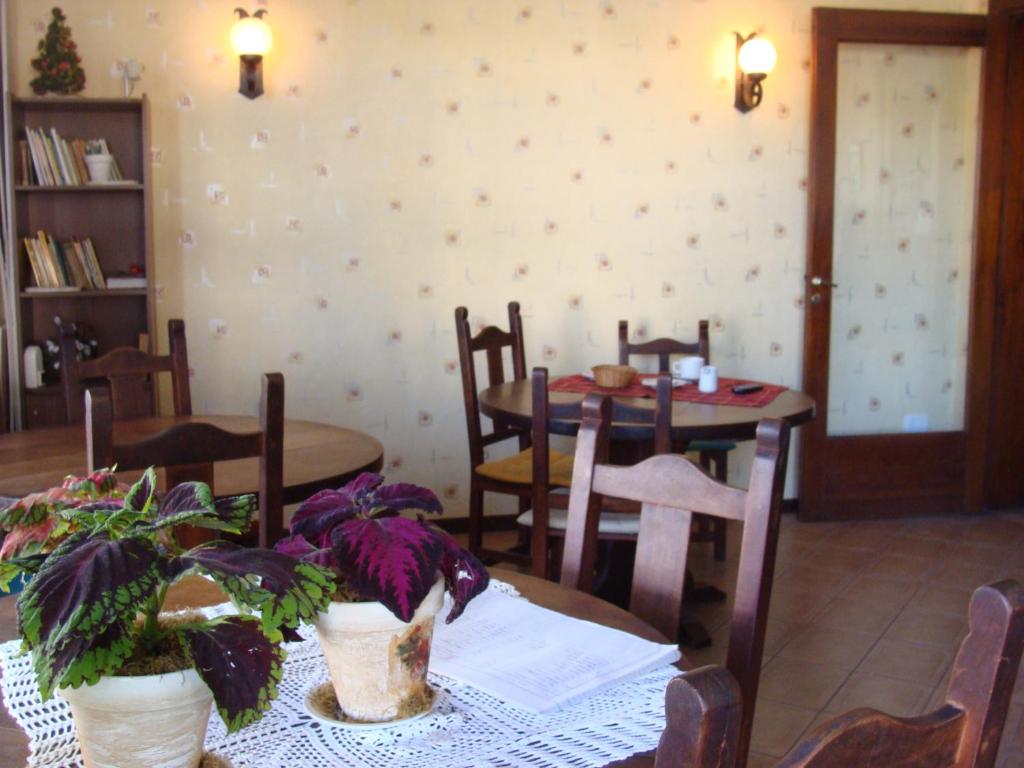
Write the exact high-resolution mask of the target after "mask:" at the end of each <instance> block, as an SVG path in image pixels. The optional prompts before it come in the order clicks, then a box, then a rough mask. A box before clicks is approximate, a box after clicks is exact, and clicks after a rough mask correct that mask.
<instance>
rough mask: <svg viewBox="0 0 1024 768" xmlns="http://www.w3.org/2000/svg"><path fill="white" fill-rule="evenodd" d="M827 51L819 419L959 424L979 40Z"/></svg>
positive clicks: (837, 426)
mask: <svg viewBox="0 0 1024 768" xmlns="http://www.w3.org/2000/svg"><path fill="white" fill-rule="evenodd" d="M838 62H839V68H838V90H837V96H836V106H837V127H836V158H835V163H836V164H835V171H836V181H835V208H834V229H833V254H832V281H833V282H834V283H835V284H836V286H837V287H836V288H835V289H834V290H833V292H832V302H831V304H832V310H831V324H830V346H829V350H830V352H829V377H828V381H829V387H828V414H827V432H828V434H829V435H830V436H840V435H857V434H890V433H897V432H927V431H956V430H962V429H963V426H964V402H965V396H964V394H965V379H966V376H967V370H966V361H967V341H968V339H967V332H968V319H969V309H970V307H969V300H970V274H971V253H972V250H973V231H972V226H973V221H974V207H975V201H974V190H975V156H976V152H977V146H978V108H979V84H980V82H981V78H980V70H981V51H980V49H978V48H957V47H939V46H920V45H915V46H909V45H907V46H900V45H876V44H847V43H842V44H840V45H839V57H838Z"/></svg>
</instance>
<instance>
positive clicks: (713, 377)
mask: <svg viewBox="0 0 1024 768" xmlns="http://www.w3.org/2000/svg"><path fill="white" fill-rule="evenodd" d="M697 388H698V389H700V391H701V392H703V393H705V394H708V395H710V394H711V393H712V392H717V391H718V369H717V368H715V366H713V365H705V366H704V367H703V368H701V369H700V384H698V385H697Z"/></svg>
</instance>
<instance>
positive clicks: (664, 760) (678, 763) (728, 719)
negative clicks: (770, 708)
mask: <svg viewBox="0 0 1024 768" xmlns="http://www.w3.org/2000/svg"><path fill="white" fill-rule="evenodd" d="M1022 652H1024V588H1022V587H1021V585H1020V584H1019V583H1018V582H1015V581H1000V582H998V583H995V584H989V585H987V586H983V587H979V588H978V589H977V590H975V592H974V596H973V597H972V598H971V608H970V633H969V634H968V635H967V637H966V638H965V639H964V641H963V642H962V643H961V644H960V651H959V653H958V654H957V657H956V661H955V662H954V664H953V674H952V677H951V679H950V682H949V686H948V687H947V689H946V700H945V702H944V703H943V704H942V706H940V707H939V708H938V709H936V710H934V711H932V712H929V713H926V714H924V715H921V716H919V717H911V718H897V717H891V716H889V715H886V714H884V713H882V712H878V711H877V710H873V709H866V708H865V709H856V710H853V711H851V712H848V713H846V714H842V715H838V716H836V717H834V718H832V719H831V720H828V721H826V722H824V723H822V724H821V725H820V726H818V728H817V729H815V731H814V732H813V733H811V734H810V735H809V736H808V737H807V738H805V739H804V740H803V741H802V742H800V743H799V744H797V745H796V746H795V747H794V748H793V749H792V750H791V751H790V752H789V754H788V755H786V757H784V758H783V759H782V761H781V762H780V763H778V768H825V767H826V766H837V765H850V766H860V765H865V766H866V765H878V766H918V765H920V766H928V768H991V766H993V765H995V762H996V753H997V750H998V749H999V743H1000V740H1001V736H1002V732H1003V727H1004V726H1005V724H1006V715H1007V712H1008V710H1009V708H1010V698H1011V696H1012V694H1013V686H1014V680H1015V679H1016V677H1017V671H1018V669H1019V667H1020V660H1021V654H1022ZM740 696H741V694H740V691H739V686H738V685H737V684H736V681H735V680H734V679H733V677H732V675H730V674H729V672H728V670H725V669H723V668H721V667H703V668H701V669H698V670H694V671H693V672H688V673H685V674H683V675H680V676H679V677H677V678H675V679H674V680H672V681H671V682H670V683H669V684H668V689H667V690H666V691H665V720H666V725H665V732H664V733H663V734H662V737H661V743H660V744H659V745H658V753H657V758H656V760H655V766H656V768H683V767H684V766H685V767H686V768H711V766H715V768H732V767H733V766H735V765H736V764H737V763H736V754H735V753H736V749H735V746H736V744H737V739H738V734H739V725H740V712H739V710H740Z"/></svg>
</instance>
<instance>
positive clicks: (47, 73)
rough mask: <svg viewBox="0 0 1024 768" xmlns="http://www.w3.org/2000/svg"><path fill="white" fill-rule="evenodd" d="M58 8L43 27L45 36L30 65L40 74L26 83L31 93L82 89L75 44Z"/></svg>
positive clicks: (82, 77) (80, 69)
mask: <svg viewBox="0 0 1024 768" xmlns="http://www.w3.org/2000/svg"><path fill="white" fill-rule="evenodd" d="M66 21H67V17H65V16H64V12H63V11H62V10H61V9H60V8H54V9H53V20H52V21H50V25H49V26H48V27H47V28H46V35H45V36H44V37H43V38H42V39H41V40H40V41H39V45H38V46H37V51H38V53H39V56H37V57H36V58H34V59H32V68H33V69H34V70H36V71H37V72H38V73H39V74H38V75H37V76H36V78H35V79H34V80H33V81H32V82H31V83H29V85H31V86H32V91H33V93H36V94H38V95H40V96H41V95H43V94H44V93H49V92H50V91H52V92H53V93H61V94H65V95H67V94H70V93H78V92H79V91H81V90H82V89H83V88H85V71H84V70H83V69H82V66H81V64H82V57H81V56H79V55H78V46H77V45H75V41H74V40H72V39H71V27H69V26H68V25H67V24H66V23H65V22H66Z"/></svg>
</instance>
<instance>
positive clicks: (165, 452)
mask: <svg viewBox="0 0 1024 768" xmlns="http://www.w3.org/2000/svg"><path fill="white" fill-rule="evenodd" d="M85 408H86V412H85V440H86V460H87V463H88V465H89V471H90V472H92V471H94V470H95V469H98V468H100V467H112V466H114V465H117V468H118V470H132V469H145V468H146V467H150V466H156V467H164V468H166V472H167V485H168V486H172V485H175V484H177V483H179V482H183V481H185V480H201V481H202V482H205V483H207V484H209V485H210V487H211V488H212V489H213V492H214V494H216V492H217V489H216V487H215V486H214V482H213V464H214V462H218V461H231V460H234V459H246V458H252V457H258V458H259V544H260V546H273V544H274V543H275V542H276V541H277V540H278V539H280V538H282V537H283V536H284V510H283V499H284V494H283V489H284V376H282V375H281V374H280V373H265V374H263V381H262V392H261V396H260V428H259V431H257V432H245V433H240V432H228V431H227V430H224V429H221V428H220V427H217V426H214V425H213V424H208V423H204V422H201V421H197V422H188V421H185V422H183V423H181V424H175V425H174V426H173V427H170V428H169V429H166V430H164V431H163V432H161V433H159V434H157V435H153V436H151V437H148V438H146V439H145V440H141V441H139V442H137V443H123V442H117V443H115V442H114V426H115V424H114V413H113V407H112V404H111V398H110V393H109V392H107V390H105V389H103V388H99V389H94V390H89V391H88V392H86V394H85ZM190 543H196V542H190Z"/></svg>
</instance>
